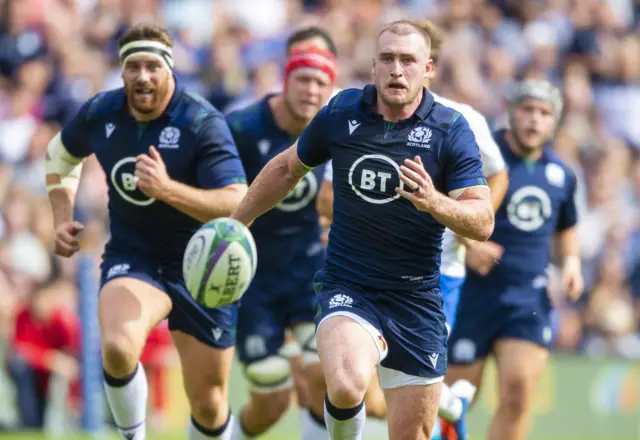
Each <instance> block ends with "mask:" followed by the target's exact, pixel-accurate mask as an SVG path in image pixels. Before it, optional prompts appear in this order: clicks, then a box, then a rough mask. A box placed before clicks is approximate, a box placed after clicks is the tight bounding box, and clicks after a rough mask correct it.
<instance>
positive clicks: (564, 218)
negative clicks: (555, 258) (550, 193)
mask: <svg viewBox="0 0 640 440" xmlns="http://www.w3.org/2000/svg"><path fill="white" fill-rule="evenodd" d="M567 177H568V178H567V186H566V188H567V195H566V198H565V199H564V201H563V202H562V205H561V206H560V214H559V215H558V224H557V225H556V231H558V232H561V231H564V230H565V229H569V228H571V227H573V226H575V225H576V224H577V223H578V211H577V209H576V187H577V186H578V181H577V179H576V176H575V174H573V173H568V175H567Z"/></svg>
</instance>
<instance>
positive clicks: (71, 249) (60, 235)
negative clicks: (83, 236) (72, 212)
mask: <svg viewBox="0 0 640 440" xmlns="http://www.w3.org/2000/svg"><path fill="white" fill-rule="evenodd" d="M83 230H84V225H83V224H82V223H79V222H75V221H72V222H66V223H62V224H61V225H60V226H58V227H57V228H56V239H55V242H54V245H53V252H54V253H55V254H56V255H59V256H61V257H67V258H68V257H71V256H73V254H75V253H76V252H78V251H79V250H80V240H79V239H78V234H79V233H80V232H82V231H83Z"/></svg>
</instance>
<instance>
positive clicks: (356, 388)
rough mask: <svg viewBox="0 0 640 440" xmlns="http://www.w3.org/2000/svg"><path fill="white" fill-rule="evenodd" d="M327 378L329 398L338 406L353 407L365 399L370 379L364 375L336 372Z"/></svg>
mask: <svg viewBox="0 0 640 440" xmlns="http://www.w3.org/2000/svg"><path fill="white" fill-rule="evenodd" d="M332 376H333V377H331V378H327V394H328V395H329V400H330V401H331V403H332V404H333V405H334V406H337V407H338V408H353V407H354V406H356V405H358V404H359V403H360V402H362V400H363V399H364V395H365V392H366V391H367V385H368V380H367V378H365V377H363V376H362V375H358V374H356V375H350V374H340V373H338V374H334V375H332Z"/></svg>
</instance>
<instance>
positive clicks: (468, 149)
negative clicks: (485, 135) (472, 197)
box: [441, 116, 487, 193]
mask: <svg viewBox="0 0 640 440" xmlns="http://www.w3.org/2000/svg"><path fill="white" fill-rule="evenodd" d="M443 149H444V151H443V152H442V153H441V154H442V161H443V163H444V168H445V178H444V183H445V190H446V192H447V193H449V192H451V191H453V190H456V189H460V188H467V187H470V186H477V185H486V184H487V180H486V179H485V177H484V174H483V172H482V161H481V160H480V149H479V148H478V144H477V142H476V138H475V136H474V135H473V132H472V131H471V128H470V127H469V124H468V123H467V121H466V119H464V117H462V116H460V117H458V119H457V120H456V121H455V122H454V123H453V126H452V127H451V130H450V131H449V133H448V134H447V139H446V141H445V144H444V145H443Z"/></svg>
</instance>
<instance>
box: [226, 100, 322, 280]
mask: <svg viewBox="0 0 640 440" xmlns="http://www.w3.org/2000/svg"><path fill="white" fill-rule="evenodd" d="M272 96H273V95H269V96H267V97H265V98H264V99H262V100H260V101H258V102H257V103H255V104H253V105H251V106H249V107H247V108H244V109H242V110H239V111H236V112H234V113H231V114H230V115H228V116H227V122H228V123H229V127H230V128H231V133H232V134H233V138H234V140H235V142H236V145H237V146H238V152H239V153H240V158H241V160H242V164H243V166H244V169H245V171H246V173H247V180H248V181H249V182H250V183H251V182H253V180H254V179H255V178H256V176H257V175H258V174H259V173H260V171H261V170H262V168H263V167H264V166H265V165H266V164H267V162H269V161H270V160H271V159H273V158H274V157H275V156H277V155H278V154H280V153H281V152H283V151H284V150H286V149H287V148H289V147H290V146H291V145H293V143H294V142H295V140H296V136H292V135H291V134H289V133H287V132H286V131H284V130H282V129H281V128H280V127H278V125H277V124H276V121H275V119H274V117H273V113H272V112H271V109H270V107H269V99H270V98H271V97H272ZM324 168H325V167H324V165H321V166H318V167H317V168H316V169H314V170H313V171H312V172H310V173H308V174H307V175H306V176H305V177H304V178H303V179H302V180H301V181H300V182H299V183H298V185H297V186H296V187H295V188H294V190H293V191H292V192H291V193H290V194H289V195H288V196H287V198H285V199H284V200H283V201H282V202H280V203H279V204H278V205H277V206H276V207H275V208H273V209H272V210H270V211H268V212H266V213H265V214H263V215H262V216H260V217H258V218H257V219H256V221H255V222H254V223H253V224H252V225H251V232H252V234H253V237H254V239H255V241H256V246H257V248H258V270H260V271H262V270H264V269H267V270H269V269H276V268H278V269H282V270H286V271H289V270H290V268H292V267H294V266H296V265H299V264H301V263H303V261H299V259H300V256H301V255H302V256H308V257H309V258H311V259H315V257H316V256H317V255H318V254H320V253H323V248H322V245H321V242H320V226H319V223H318V213H317V211H316V208H315V206H316V196H317V194H318V191H319V189H320V184H321V183H322V177H323V175H324ZM293 260H298V261H293Z"/></svg>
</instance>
